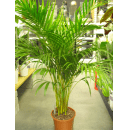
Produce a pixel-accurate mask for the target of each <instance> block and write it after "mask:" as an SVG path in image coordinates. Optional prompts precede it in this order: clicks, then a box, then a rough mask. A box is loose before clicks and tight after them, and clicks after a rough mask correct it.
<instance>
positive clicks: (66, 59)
mask: <svg viewBox="0 0 130 130" xmlns="http://www.w3.org/2000/svg"><path fill="white" fill-rule="evenodd" d="M94 1H95V0H89V3H88V2H87V0H85V1H84V3H83V7H84V8H83V11H81V9H80V7H79V8H78V9H77V10H76V12H75V20H74V21H71V19H69V21H67V20H66V19H65V17H64V15H63V12H62V11H59V14H58V16H57V17H56V19H54V9H55V4H52V2H50V1H47V3H46V6H44V1H42V5H40V3H39V2H38V5H37V3H36V0H33V1H32V0H28V1H27V0H24V1H23V0H16V1H15V11H16V12H17V13H18V14H20V15H19V16H17V18H18V19H19V20H21V21H22V22H23V23H25V24H26V26H28V27H29V29H30V31H31V32H33V33H35V34H36V36H37V37H38V38H39V42H40V43H41V46H40V47H39V46H38V45H37V44H35V43H34V44H31V43H24V44H23V43H21V44H19V46H16V48H15V57H20V58H22V57H24V56H28V55H31V57H28V59H29V58H36V59H38V63H41V64H45V66H46V67H41V68H40V69H37V70H36V71H35V72H34V75H35V74H37V73H38V72H39V73H40V74H41V75H43V76H46V75H47V74H49V75H50V77H51V81H47V80H44V79H37V80H36V81H35V82H34V84H35V83H39V82H41V84H40V85H39V87H38V88H37V90H36V94H37V92H38V91H39V90H40V89H41V88H42V87H43V86H45V89H44V94H46V91H47V88H48V86H49V85H50V84H52V86H53V90H54V92H55V98H56V107H57V110H58V115H60V114H63V113H65V115H66V114H67V113H66V112H67V108H68V101H69V96H70V93H71V92H72V90H73V88H74V86H75V84H76V83H78V82H79V81H81V80H83V81H85V82H86V83H87V85H88V87H89V92H90V94H91V89H90V86H89V82H88V80H87V76H88V73H89V76H90V78H91V79H93V77H92V76H91V74H92V72H93V73H95V70H96V66H97V65H102V64H103V63H105V62H109V60H107V61H105V60H104V61H98V62H94V63H91V62H89V63H87V64H86V63H84V62H79V61H80V60H81V58H84V57H85V56H86V55H89V54H90V53H91V52H93V51H97V50H98V51H99V50H100V48H98V47H97V46H96V45H95V44H93V45H92V46H91V47H90V48H89V49H86V50H83V51H78V50H77V52H76V53H75V49H76V47H75V46H74V45H75V41H76V39H77V38H78V37H79V36H80V35H82V34H84V33H85V32H86V31H88V30H94V29H100V28H101V26H97V25H94V24H87V25H85V23H86V21H87V19H86V20H83V18H85V17H86V16H88V15H89V12H90V11H91V10H92V9H94V8H96V7H98V6H100V5H101V3H100V4H98V5H93V3H94ZM37 7H38V8H37ZM23 16H24V17H23ZM84 25H85V26H84ZM101 51H103V50H101ZM83 71H84V72H85V76H84V78H82V79H80V80H79V81H75V78H76V77H77V76H78V75H79V74H81V73H82V72H83ZM97 71H99V72H101V73H102V75H105V70H104V69H98V70H97ZM103 79H104V80H107V79H106V77H103ZM107 82H110V81H109V80H107Z"/></svg>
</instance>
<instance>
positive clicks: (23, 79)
mask: <svg viewBox="0 0 130 130" xmlns="http://www.w3.org/2000/svg"><path fill="white" fill-rule="evenodd" d="M34 71H35V69H34V68H30V69H28V75H27V76H24V77H18V83H17V84H15V91H16V90H17V89H18V88H19V87H20V86H21V85H22V84H23V83H24V82H25V81H26V80H27V79H28V78H29V77H30V76H31V74H32V73H33V72H34Z"/></svg>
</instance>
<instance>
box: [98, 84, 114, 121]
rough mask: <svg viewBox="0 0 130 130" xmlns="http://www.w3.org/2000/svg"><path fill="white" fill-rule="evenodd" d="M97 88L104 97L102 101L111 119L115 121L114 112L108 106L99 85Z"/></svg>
mask: <svg viewBox="0 0 130 130" xmlns="http://www.w3.org/2000/svg"><path fill="white" fill-rule="evenodd" d="M97 88H98V91H99V93H100V95H101V97H102V100H103V102H104V104H105V106H106V108H107V110H108V113H109V115H110V117H111V119H112V121H113V111H112V110H111V108H110V105H109V104H108V101H107V99H106V97H105V96H104V95H103V94H102V91H101V90H100V88H99V86H98V85H97Z"/></svg>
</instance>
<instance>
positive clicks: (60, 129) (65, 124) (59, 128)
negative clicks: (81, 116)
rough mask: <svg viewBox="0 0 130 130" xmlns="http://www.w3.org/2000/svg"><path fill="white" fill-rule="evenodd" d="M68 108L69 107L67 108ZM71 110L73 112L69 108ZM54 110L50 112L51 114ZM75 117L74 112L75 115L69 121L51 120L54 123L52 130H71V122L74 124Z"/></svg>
mask: <svg viewBox="0 0 130 130" xmlns="http://www.w3.org/2000/svg"><path fill="white" fill-rule="evenodd" d="M68 108H70V107H68ZM70 109H71V110H73V111H74V112H75V110H74V109H72V108H70ZM53 111H54V110H52V112H53ZM52 112H51V116H52ZM75 116H76V112H75V115H74V116H73V117H72V118H71V119H69V120H58V119H56V118H54V117H53V116H52V118H53V121H54V128H55V129H54V130H73V122H74V117H75Z"/></svg>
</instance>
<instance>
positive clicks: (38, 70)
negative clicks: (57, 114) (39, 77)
mask: <svg viewBox="0 0 130 130" xmlns="http://www.w3.org/2000/svg"><path fill="white" fill-rule="evenodd" d="M40 71H41V69H37V70H36V71H35V72H34V73H33V75H32V78H34V76H35V75H36V74H37V73H38V72H40Z"/></svg>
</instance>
